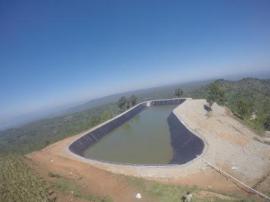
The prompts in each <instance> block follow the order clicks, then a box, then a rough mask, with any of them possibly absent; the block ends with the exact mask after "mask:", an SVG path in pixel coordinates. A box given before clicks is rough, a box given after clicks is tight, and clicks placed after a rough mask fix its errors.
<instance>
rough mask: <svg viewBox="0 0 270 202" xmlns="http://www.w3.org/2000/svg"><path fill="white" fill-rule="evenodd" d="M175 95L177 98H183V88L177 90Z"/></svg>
mask: <svg viewBox="0 0 270 202" xmlns="http://www.w3.org/2000/svg"><path fill="white" fill-rule="evenodd" d="M174 95H175V96H176V97H181V96H182V95H183V90H182V89H181V88H177V89H175V91H174Z"/></svg>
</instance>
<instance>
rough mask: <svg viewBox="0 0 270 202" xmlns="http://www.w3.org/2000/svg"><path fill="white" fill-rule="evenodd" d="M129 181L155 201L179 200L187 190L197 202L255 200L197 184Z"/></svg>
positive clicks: (170, 201)
mask: <svg viewBox="0 0 270 202" xmlns="http://www.w3.org/2000/svg"><path fill="white" fill-rule="evenodd" d="M128 182H129V183H130V184H131V185H133V186H136V187H137V188H138V190H140V192H141V193H142V196H143V195H148V196H151V197H153V198H155V201H158V202H179V201H181V200H182V197H183V196H185V195H186V193H187V192H190V193H191V194H192V195H193V198H192V201H196V202H207V201H211V202H232V201H235V202H236V201H238V202H240V201H246V202H252V201H255V199H253V198H252V197H250V198H240V197H238V196H231V195H227V194H221V193H216V192H213V191H211V190H202V189H200V188H198V187H196V186H184V185H181V186H180V185H169V184H163V183H159V182H154V181H149V180H144V179H140V178H135V177H128ZM202 193H208V194H202ZM210 193H211V194H210Z"/></svg>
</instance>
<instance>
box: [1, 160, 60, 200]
mask: <svg viewBox="0 0 270 202" xmlns="http://www.w3.org/2000/svg"><path fill="white" fill-rule="evenodd" d="M0 171H1V172H0V201H3V202H14V201H20V202H37V201H42V202H51V201H54V200H55V199H54V198H50V193H49V188H48V186H47V184H46V183H45V182H44V181H43V180H42V179H41V178H39V177H38V176H37V175H35V173H33V171H32V170H31V169H30V168H29V167H28V166H27V165H26V164H25V163H24V162H23V159H22V157H18V156H15V155H7V156H0Z"/></svg>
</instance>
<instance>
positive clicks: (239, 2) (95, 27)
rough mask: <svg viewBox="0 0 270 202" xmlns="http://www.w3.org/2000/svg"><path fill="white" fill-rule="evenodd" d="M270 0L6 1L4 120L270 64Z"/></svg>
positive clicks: (0, 67)
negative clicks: (99, 98)
mask: <svg viewBox="0 0 270 202" xmlns="http://www.w3.org/2000/svg"><path fill="white" fill-rule="evenodd" d="M269 10H270V1H269V0H253V1H250V0H224V1H222V0H219V1H216V0H212V1H207V0H204V1H180V0H177V1H173V0H168V1H164V0H162V1H160V0H147V1H145V0H123V1H118V0H114V1H112V0H96V1H95V0H90V1H86V0H81V1H74V0H63V1H62V0H57V1H55V0H46V1H39V0H33V1H28V0H26V1H21V0H19V1H14V0H0V109H1V110H0V122H1V121H2V122H3V121H7V120H12V118H14V117H16V116H19V115H23V114H25V113H35V112H37V111H40V110H43V111H44V110H47V109H48V110H49V109H51V108H53V107H60V106H63V105H68V104H71V103H75V102H79V101H83V100H87V99H93V98H96V97H101V96H104V95H108V94H113V93H117V92H123V91H128V90H134V89H140V88H146V87H152V86H158V85H163V84H169V83H174V82H188V81H193V80H194V81H195V80H204V79H208V78H222V77H223V76H225V75H233V74H249V73H250V74H253V73H257V72H258V73H259V72H266V71H269V70H270V68H269V67H270V12H269Z"/></svg>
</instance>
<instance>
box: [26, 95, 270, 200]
mask: <svg viewBox="0 0 270 202" xmlns="http://www.w3.org/2000/svg"><path fill="white" fill-rule="evenodd" d="M204 104H205V100H187V101H186V102H184V103H183V104H182V105H180V106H178V107H177V108H176V109H175V110H174V112H175V114H176V115H177V116H178V118H179V119H180V120H182V121H183V122H184V123H185V124H186V125H187V126H188V127H189V128H190V129H192V130H193V131H194V132H195V133H197V134H199V136H201V137H203V138H204V139H205V140H206V141H207V144H208V146H207V150H206V151H205V153H204V154H203V157H204V158H206V159H207V160H209V161H210V162H212V163H214V164H215V165H218V166H220V167H221V168H222V169H224V170H225V171H227V172H228V173H230V174H232V175H233V176H235V177H237V178H239V179H241V180H243V181H245V182H246V183H249V184H250V185H251V186H252V185H254V184H256V182H258V181H259V180H260V179H261V178H262V177H263V176H264V175H265V174H266V173H268V172H269V168H270V156H269V155H270V146H269V145H264V144H262V143H258V142H257V141H255V140H253V137H254V136H255V134H254V133H253V132H252V131H250V130H248V129H247V128H246V127H245V126H243V125H242V124H241V123H239V122H238V121H237V120H235V119H234V118H233V117H232V116H231V114H230V113H229V112H228V111H227V110H226V109H225V108H223V107H219V106H217V105H215V106H214V109H213V112H212V115H210V116H209V115H208V114H207V113H206V111H205V110H204V108H203V106H204ZM78 136H79V135H77V136H73V137H69V138H66V139H64V140H62V141H59V142H56V143H54V144H52V145H50V146H48V147H46V148H44V149H42V150H40V151H37V152H33V153H31V154H28V155H27V157H28V158H29V159H30V161H31V162H32V163H33V165H34V168H35V169H36V170H37V171H38V172H39V173H41V174H42V175H43V176H44V177H46V176H47V177H48V172H53V173H57V174H59V175H61V176H64V177H66V178H70V179H73V180H74V181H75V182H76V183H78V184H79V185H80V186H81V187H83V190H84V191H85V192H87V193H92V194H96V195H101V196H104V195H108V196H110V197H111V198H112V199H113V200H114V201H117V202H127V201H131V202H132V201H137V200H136V199H135V194H136V193H137V192H138V190H137V188H136V187H134V186H132V185H130V184H129V183H128V180H127V179H126V178H123V177H119V176H118V175H115V174H111V173H109V172H107V171H104V170H101V169H98V168H95V167H93V166H91V165H89V164H87V163H84V162H81V161H80V160H78V159H76V158H74V157H73V156H70V155H69V154H68V152H66V147H67V146H68V145H69V144H70V143H71V142H73V141H74V140H75V139H76V138H78ZM179 172H183V176H181V177H177V178H175V179H170V180H166V179H157V180H160V181H162V182H164V183H170V184H185V185H186V184H187V185H197V186H199V187H202V188H209V189H213V190H217V191H222V192H226V191H230V192H241V189H240V188H239V187H238V186H236V185H235V184H234V183H232V182H231V181H229V180H227V179H226V178H225V177H223V176H221V175H220V174H218V173H217V172H216V171H214V170H213V169H211V168H209V167H207V166H206V165H205V163H203V162H202V161H201V160H200V159H198V160H196V161H194V163H192V164H190V166H188V167H187V168H185V170H184V171H181V170H179ZM140 201H155V200H154V199H153V198H149V197H143V199H142V200H140Z"/></svg>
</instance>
